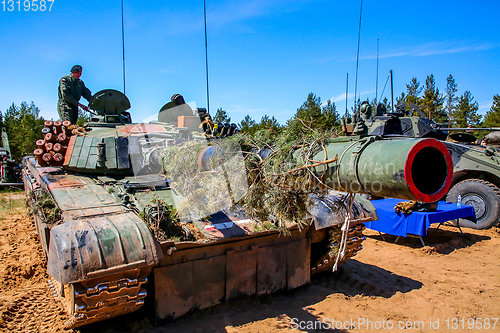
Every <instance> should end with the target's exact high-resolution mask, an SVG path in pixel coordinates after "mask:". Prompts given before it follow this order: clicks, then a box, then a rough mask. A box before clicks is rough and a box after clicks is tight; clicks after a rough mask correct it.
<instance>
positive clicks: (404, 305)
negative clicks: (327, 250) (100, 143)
mask: <svg viewBox="0 0 500 333" xmlns="http://www.w3.org/2000/svg"><path fill="white" fill-rule="evenodd" d="M22 203H23V198H19V197H15V196H14V197H12V196H6V195H4V194H3V195H0V288H1V289H0V290H1V292H0V330H2V331H5V332H59V331H61V330H62V329H63V323H64V321H65V320H66V315H65V314H64V312H63V311H62V310H61V307H60V306H59V304H58V302H56V301H55V300H53V299H52V296H51V294H50V292H49V289H48V287H47V283H46V279H47V276H46V274H45V261H44V256H43V253H42V251H41V248H40V246H39V245H38V243H37V236H36V234H35V232H34V229H33V227H32V222H31V219H30V217H29V215H28V213H27V210H26V208H24V207H23V205H22ZM442 229H443V230H441V228H440V230H439V231H437V232H435V233H434V232H432V231H431V232H430V235H429V236H428V237H427V238H426V239H425V242H426V244H427V246H425V247H423V246H422V245H421V243H420V241H419V240H418V239H414V238H403V239H400V240H399V241H398V243H397V244H394V241H395V237H393V236H386V237H385V241H384V240H383V239H382V238H381V237H380V236H379V235H378V233H377V232H373V231H370V230H366V231H365V234H366V235H367V236H368V237H367V240H366V241H365V242H364V243H363V244H364V249H363V250H362V251H361V252H359V254H358V255H357V256H356V257H355V258H354V259H352V260H350V261H349V262H347V263H345V264H344V265H343V266H342V268H341V269H340V270H339V271H337V272H335V273H333V274H332V273H328V274H323V275H321V276H317V277H314V278H313V281H312V282H311V283H310V284H309V285H307V286H303V287H301V288H298V289H296V290H293V291H291V292H282V293H278V294H273V295H270V296H264V297H254V298H251V299H246V300H242V301H237V302H231V303H228V304H223V305H220V306H217V307H214V308H212V309H207V310H204V311H201V312H199V313H196V314H194V315H191V316H188V317H185V318H182V319H180V320H177V321H175V322H172V323H169V324H165V325H161V326H155V325H154V324H153V322H154V304H152V303H153V302H152V301H150V302H149V303H147V304H146V306H144V307H143V308H142V309H141V310H139V311H137V312H135V313H133V314H131V315H129V316H126V317H120V318H115V319H111V320H109V321H107V322H105V323H97V324H93V325H89V326H87V327H86V328H84V329H81V330H74V331H76V332H106V333H114V332H144V333H146V332H181V333H182V332H200V333H201V332H277V331H280V332H281V331H283V332H297V331H302V332H323V331H330V332H331V331H334V332H375V331H376V332H400V331H402V330H403V328H406V331H412V332H483V331H486V332H500V323H497V322H496V321H497V319H496V318H500V293H499V286H500V267H499V259H498V254H499V248H500V231H499V229H498V228H494V229H491V230H485V231H475V230H471V229H464V233H465V235H464V236H463V237H462V236H461V235H460V232H459V230H458V229H456V228H454V227H444V228H443V227H442ZM148 298H151V297H148ZM391 328H392V329H391ZM66 332H70V331H66Z"/></svg>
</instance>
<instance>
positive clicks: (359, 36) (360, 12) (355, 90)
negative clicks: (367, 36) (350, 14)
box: [354, 0, 363, 112]
mask: <svg viewBox="0 0 500 333" xmlns="http://www.w3.org/2000/svg"><path fill="white" fill-rule="evenodd" d="M362 13H363V0H361V9H360V11H359V31H358V55H357V57H356V80H355V81H356V82H355V83H354V112H356V103H357V101H356V98H357V94H358V67H359V41H360V39H361V14H362Z"/></svg>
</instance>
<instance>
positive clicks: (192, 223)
mask: <svg viewBox="0 0 500 333" xmlns="http://www.w3.org/2000/svg"><path fill="white" fill-rule="evenodd" d="M89 106H90V107H91V108H92V109H93V110H95V111H96V112H97V114H96V115H95V116H93V117H92V120H91V122H90V123H88V124H87V125H86V126H85V127H84V128H78V127H75V126H73V125H71V124H70V123H67V122H60V121H55V122H47V123H46V124H45V125H46V128H45V129H44V130H43V132H44V139H43V140H39V141H37V146H38V147H39V148H38V149H37V150H35V152H34V155H35V156H34V157H25V158H24V168H23V177H24V181H25V191H26V194H27V196H28V198H29V200H28V201H29V203H30V205H31V206H32V207H33V208H34V209H33V211H34V214H33V215H34V220H35V224H36V229H37V231H38V234H39V237H40V241H41V243H42V247H43V249H44V251H45V253H46V255H47V258H48V259H47V261H48V263H47V272H48V274H49V275H50V277H51V279H50V285H51V288H52V290H53V293H54V295H55V296H56V297H57V298H59V299H61V300H62V301H63V304H65V307H66V309H67V312H68V314H69V316H70V320H69V321H68V322H67V323H66V325H67V327H78V326H82V325H86V324H89V323H93V322H97V321H101V320H105V319H108V318H111V317H115V316H119V315H123V314H126V313H130V312H132V311H135V310H137V309H138V308H139V307H141V306H142V305H143V304H144V302H145V300H146V299H150V300H151V301H152V300H153V299H154V301H155V302H154V303H155V309H156V319H157V321H158V322H163V321H168V320H171V319H174V318H178V317H180V316H183V315H185V314H187V313H190V312H192V311H195V310H198V309H203V308H207V307H210V306H213V305H216V304H219V303H221V302H223V301H229V300H232V299H236V298H239V297H244V296H247V295H255V294H257V295H261V294H267V293H271V292H274V291H277V290H283V289H293V288H296V287H298V286H301V285H304V284H306V283H308V282H309V281H310V279H311V274H314V273H317V272H322V271H328V270H332V268H334V267H336V265H337V264H340V263H342V262H344V261H345V260H348V259H349V258H351V257H352V256H354V255H355V254H356V253H357V252H358V251H359V250H361V249H362V244H361V243H362V241H363V239H364V237H363V236H362V231H363V229H364V225H363V224H362V223H363V222H367V221H373V220H375V219H377V216H376V212H375V210H374V208H373V205H371V203H370V202H369V201H368V200H366V199H364V198H362V197H361V196H356V199H355V200H349V198H351V199H352V196H348V199H347V201H346V199H345V194H340V193H338V192H334V191H332V192H329V193H328V194H326V195H325V196H317V197H315V199H314V202H315V204H314V205H313V206H312V207H311V209H310V217H308V218H307V221H305V222H307V223H306V224H305V225H303V226H302V227H301V225H300V224H299V221H281V223H285V224H286V227H287V230H288V232H287V233H284V232H282V231H280V230H277V229H276V228H275V227H273V226H274V225H275V224H276V222H275V221H272V220H270V221H258V220H255V219H252V218H249V217H248V215H246V213H245V212H244V211H242V210H241V209H238V208H232V209H230V208H229V207H228V206H227V205H226V204H225V203H224V202H223V204H222V205H219V207H218V208H217V211H213V210H212V211H211V212H209V213H208V214H209V215H207V214H206V213H199V212H200V209H198V208H199V207H194V206H192V205H189V204H185V200H184V199H185V198H183V197H182V195H181V191H180V190H179V189H178V188H177V189H176V188H175V187H174V186H171V184H172V183H173V179H170V178H166V177H165V175H164V174H162V167H161V163H160V161H161V159H162V156H163V153H164V151H165V150H167V149H174V150H175V149H180V150H185V149H188V148H189V146H188V145H186V143H190V142H202V143H205V144H207V147H206V149H202V150H201V151H199V152H198V153H197V154H196V156H195V158H194V160H195V161H197V162H195V163H194V164H193V167H192V168H191V169H192V170H188V169H190V168H185V169H186V170H187V171H192V172H194V173H195V177H197V176H200V177H201V176H203V175H206V174H209V175H213V174H214V173H215V170H216V169H217V168H219V167H222V169H223V171H224V172H222V174H223V176H222V177H221V178H220V179H221V180H220V183H223V184H222V185H223V186H221V187H219V188H218V190H217V192H219V193H218V195H219V196H220V197H221V198H222V199H221V200H222V201H224V200H223V199H224V198H228V197H233V196H236V195H241V193H239V192H241V191H240V190H241V189H240V188H238V186H242V188H243V189H244V185H242V184H243V183H245V182H246V174H245V173H243V178H239V177H240V176H241V171H242V170H244V167H238V163H240V162H241V161H242V158H241V157H242V156H239V157H238V156H237V157H236V164H235V163H234V160H233V159H231V160H230V161H228V162H227V163H225V164H223V165H222V166H220V165H219V166H216V165H212V164H210V159H209V158H210V156H211V155H213V154H216V152H215V150H214V147H217V145H218V144H219V143H220V142H221V141H220V140H224V139H223V138H222V139H220V137H224V136H228V135H231V134H232V132H234V130H233V129H234V127H233V126H231V125H229V126H222V129H220V133H219V135H218V136H214V135H213V133H211V131H212V130H213V128H211V127H207V123H209V121H208V120H209V119H207V116H208V114H207V112H206V110H205V109H201V108H195V109H192V108H191V107H190V106H189V105H188V104H186V103H184V100H183V98H182V96H178V95H174V97H173V98H172V101H171V102H169V103H167V104H166V105H165V106H164V107H163V108H161V110H160V113H159V114H158V120H156V121H153V122H150V123H147V124H143V123H138V124H134V123H132V119H131V115H130V113H129V112H128V111H127V110H128V109H129V108H130V102H129V100H128V98H127V97H126V96H125V95H124V94H122V93H120V92H118V91H116V90H104V91H100V92H98V93H96V94H95V95H94V96H93V97H92V99H91V101H90V103H89ZM218 142H219V143H218ZM387 150H390V151H398V154H395V155H389V154H384V155H380V152H384V151H387ZM58 154H59V155H58ZM386 157H387V159H385V158H386ZM238 158H241V159H240V160H238ZM263 158H265V157H263ZM429 159H433V160H434V161H435V164H434V165H429V164H428V163H427V161H428V160H429ZM238 161H239V162H238ZM312 161H315V162H314V164H312V165H311V168H310V169H311V170H312V172H313V173H314V174H315V177H317V178H318V179H320V178H323V181H322V182H319V183H318V185H317V186H323V185H324V184H328V185H329V186H331V188H333V189H336V190H340V191H344V192H351V193H369V194H370V193H371V194H382V195H388V194H389V193H393V194H394V195H395V196H397V197H400V198H404V199H418V200H420V201H424V202H430V201H435V200H437V199H438V198H440V197H441V196H443V195H444V194H445V193H446V191H447V190H448V187H449V184H450V183H451V172H450V171H451V157H450V155H449V153H448V151H447V150H446V148H445V146H444V144H443V143H441V142H439V141H437V140H435V139H406V140H399V141H396V140H385V139H378V138H375V137H372V138H366V139H362V138H354V137H349V138H336V139H335V138H334V139H331V140H330V141H328V142H327V143H326V144H325V146H324V147H320V148H319V149H318V151H317V153H315V155H314V156H313V157H312ZM318 161H319V162H318ZM321 161H323V162H321ZM196 163H197V164H196ZM296 163H297V166H299V167H300V166H301V165H304V164H310V161H304V160H302V159H301V157H300V156H297V158H296ZM235 166H236V167H235ZM240 166H241V164H240ZM185 169H182V170H181V171H182V172H183V171H186V170H185ZM243 172H244V171H243ZM204 173H205V174H204ZM429 174H433V179H432V182H430V181H428V178H427V176H428V175H429ZM213 179H216V178H213ZM228 179H229V181H228ZM238 179H239V180H241V179H243V180H244V181H243V182H240V183H237V181H238ZM218 183H219V182H218V181H213V182H211V183H210V184H209V185H210V186H217V185H219V184H218ZM235 184H236V185H237V186H236V185H235ZM182 185H187V184H182ZM219 189H220V190H219ZM238 193H239V194H238ZM208 199H210V198H208ZM208 199H207V200H208ZM183 205H184V207H186V206H187V209H188V211H189V213H190V214H191V213H192V214H191V215H189V214H188V216H191V217H192V216H195V217H194V218H191V219H184V220H182V219H180V218H177V217H176V216H173V215H172V212H174V210H175V209H176V208H179V210H180V207H183ZM148 282H149V283H148ZM146 284H148V288H147V290H149V293H148V292H147V291H146V288H145V286H146Z"/></svg>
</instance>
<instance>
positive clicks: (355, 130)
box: [343, 102, 500, 229]
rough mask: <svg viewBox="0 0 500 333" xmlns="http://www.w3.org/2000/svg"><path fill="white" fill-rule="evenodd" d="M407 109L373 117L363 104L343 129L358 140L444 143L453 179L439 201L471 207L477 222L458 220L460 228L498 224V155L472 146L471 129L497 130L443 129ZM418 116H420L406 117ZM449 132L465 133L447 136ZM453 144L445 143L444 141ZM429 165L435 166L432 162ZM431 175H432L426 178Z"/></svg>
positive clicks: (401, 107)
mask: <svg viewBox="0 0 500 333" xmlns="http://www.w3.org/2000/svg"><path fill="white" fill-rule="evenodd" d="M410 107H411V109H410V110H406V105H403V104H399V105H398V107H397V108H396V112H393V113H391V112H387V110H386V109H385V107H384V106H383V105H381V104H380V105H379V106H378V107H377V110H376V113H375V115H374V116H373V117H372V110H371V106H370V105H369V104H368V103H367V102H363V103H362V104H361V106H360V113H359V117H357V119H355V120H354V122H351V123H350V124H349V123H347V120H343V129H344V131H345V132H347V133H349V134H358V135H360V136H361V137H370V136H380V137H384V138H435V139H438V140H443V141H442V142H443V143H444V144H445V145H446V147H447V149H448V151H449V152H450V154H451V157H452V159H453V180H452V184H451V189H450V191H449V192H448V193H447V195H446V196H445V197H443V198H440V199H446V201H449V202H455V203H456V202H457V200H458V197H459V196H460V198H461V203H462V204H464V205H471V206H473V207H474V211H475V214H476V219H477V223H474V222H471V221H469V220H465V219H459V225H460V226H462V227H468V228H473V229H487V228H491V227H493V226H496V225H497V224H498V223H499V221H500V155H499V153H498V152H497V151H496V150H495V149H492V148H491V147H489V148H487V147H483V146H481V145H478V144H475V142H476V138H475V136H474V135H472V134H471V133H468V132H470V131H471V130H500V129H498V128H474V129H471V128H445V127H443V126H442V125H441V124H438V123H436V122H434V121H432V120H431V119H429V118H427V117H426V116H425V114H424V113H423V112H422V111H421V110H420V109H419V108H418V107H417V106H415V105H414V104H411V106H410ZM415 113H417V114H418V115H419V116H409V115H411V114H415ZM450 131H462V132H464V133H453V134H449V132H450ZM448 137H449V138H450V139H452V140H453V141H444V140H446V139H447V138H448ZM428 163H432V164H434V163H435V162H434V160H429V161H428ZM429 176H431V175H429Z"/></svg>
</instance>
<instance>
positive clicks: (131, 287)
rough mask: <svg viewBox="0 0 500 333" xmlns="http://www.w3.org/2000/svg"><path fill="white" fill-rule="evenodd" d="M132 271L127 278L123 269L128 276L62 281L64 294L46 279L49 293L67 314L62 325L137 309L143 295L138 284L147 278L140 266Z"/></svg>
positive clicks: (144, 290)
mask: <svg viewBox="0 0 500 333" xmlns="http://www.w3.org/2000/svg"><path fill="white" fill-rule="evenodd" d="M136 275H137V277H135V278H131V277H130V272H127V276H128V277H123V276H122V277H119V276H118V277H116V276H113V277H112V278H110V279H108V280H103V279H102V278H101V279H98V280H91V281H84V282H81V283H73V284H70V285H65V286H64V292H63V294H64V297H61V296H60V295H61V291H60V289H61V285H60V283H58V282H57V281H55V280H53V279H50V280H49V287H50V289H51V291H52V294H53V295H54V297H55V298H56V299H58V300H60V301H61V302H62V303H63V307H64V308H65V310H66V312H67V313H68V316H69V318H70V319H69V320H68V321H66V322H65V327H66V328H67V329H71V328H75V327H79V326H84V325H88V324H91V323H94V322H97V321H101V320H104V319H108V318H111V317H116V316H121V315H124V314H127V313H130V312H133V311H135V310H138V309H139V308H140V307H141V306H142V305H143V304H144V298H146V295H147V292H146V289H144V288H142V285H143V284H145V283H147V282H148V278H147V275H146V274H144V273H142V274H141V272H140V270H137V272H136Z"/></svg>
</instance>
